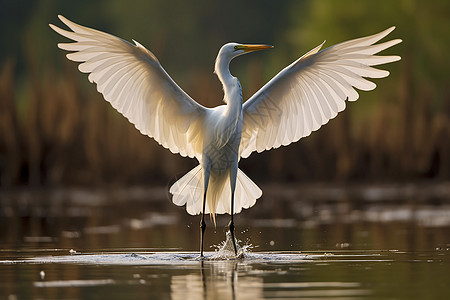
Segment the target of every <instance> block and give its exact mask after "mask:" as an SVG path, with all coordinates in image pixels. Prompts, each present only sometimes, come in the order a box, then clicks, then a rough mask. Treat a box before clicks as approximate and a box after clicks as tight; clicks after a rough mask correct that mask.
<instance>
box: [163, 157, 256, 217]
mask: <svg viewBox="0 0 450 300" xmlns="http://www.w3.org/2000/svg"><path fill="white" fill-rule="evenodd" d="M169 192H170V193H171V194H172V195H173V198H172V201H173V203H174V204H176V205H178V206H183V205H186V211H187V212H188V213H189V214H191V215H197V214H200V213H201V212H202V208H203V207H202V206H203V169H202V167H201V165H198V166H197V167H195V168H194V169H192V170H191V171H189V172H188V173H187V174H186V175H184V176H183V177H182V178H180V179H179V180H178V181H177V182H175V183H174V184H173V185H172V186H171V187H170V190H169ZM261 195H262V191H261V189H260V188H259V187H258V186H257V185H256V184H255V183H254V182H253V181H252V180H251V179H250V178H248V177H247V175H245V174H244V172H242V171H241V170H239V169H238V172H237V179H236V190H235V197H234V201H235V203H234V213H235V214H238V213H240V212H241V211H242V209H243V208H250V207H252V206H253V205H254V204H255V203H256V199H258V198H259V197H261ZM205 213H210V214H211V215H212V217H213V218H214V216H215V214H225V213H227V214H230V213H231V188H230V179H229V176H226V178H224V180H221V179H220V178H213V176H211V177H210V181H209V183H208V193H207V195H206V207H205Z"/></svg>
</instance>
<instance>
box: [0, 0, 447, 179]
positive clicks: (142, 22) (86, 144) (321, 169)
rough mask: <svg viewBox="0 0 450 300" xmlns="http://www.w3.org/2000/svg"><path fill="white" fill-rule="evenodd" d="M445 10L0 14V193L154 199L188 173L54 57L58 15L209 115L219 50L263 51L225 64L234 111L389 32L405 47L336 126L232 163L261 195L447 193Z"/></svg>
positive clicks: (272, 7) (37, 4)
mask: <svg viewBox="0 0 450 300" xmlns="http://www.w3.org/2000/svg"><path fill="white" fill-rule="evenodd" d="M449 12H450V2H449V1H441V0H428V1H419V0H417V1H414V0H398V1H388V0H386V1H355V0H341V1H328V0H325V1H313V0H304V1H295V0H291V1H267V0H264V1H237V0H229V1H206V0H203V1H201V0H191V1H184V0H173V1H167V0H147V1H144V0H142V1H119V0H108V1H106V0H105V1H90V0H79V1H57V0H41V1H32V0H29V1H25V0H0V37H1V39H0V43H1V44H0V184H1V186H2V187H8V186H9V187H11V186H21V185H31V186H44V185H45V186H58V185H99V184H119V185H128V184H146V185H151V184H155V185H157V184H158V185H161V184H167V183H168V182H169V181H173V180H174V178H173V176H174V174H178V176H179V175H182V174H183V173H185V172H187V171H189V170H190V168H192V167H193V166H195V165H196V164H197V162H196V161H194V160H190V159H186V158H181V157H179V156H178V155H174V154H171V153H170V152H169V151H168V150H166V149H164V148H162V147H161V146H159V145H158V144H157V143H156V142H155V141H154V140H151V139H149V138H148V137H146V136H142V135H141V134H140V133H139V132H138V131H137V130H136V129H135V128H134V126H133V125H132V124H130V123H128V121H127V120H126V119H125V118H123V117H122V116H121V115H120V114H118V113H117V112H115V111H114V109H112V108H111V107H110V105H109V104H108V103H107V102H105V101H104V100H102V96H101V95H100V94H99V93H97V91H96V88H95V86H94V85H92V84H89V82H88V80H87V79H86V77H87V76H86V75H85V74H80V73H79V71H78V70H77V65H76V64H75V63H73V62H69V61H68V60H67V59H66V58H65V56H64V55H65V53H64V52H63V51H61V50H59V49H58V48H57V47H56V44H57V43H58V42H63V41H65V39H64V38H63V37H61V36H59V35H57V34H56V33H55V32H53V31H52V30H51V29H50V28H49V27H48V23H53V24H56V25H58V26H62V25H61V22H60V21H59V20H58V19H57V15H58V14H62V15H64V16H66V17H67V18H69V19H71V20H73V21H75V22H77V23H80V24H82V25H86V26H88V27H93V28H96V29H99V30H103V31H106V32H109V33H112V34H114V35H117V36H120V37H122V38H124V39H126V40H131V39H135V40H137V41H139V42H140V43H141V44H143V45H144V46H146V47H147V48H148V49H150V50H151V51H152V52H153V53H154V54H155V55H156V56H157V57H158V58H159V60H160V62H161V63H162V65H163V66H164V68H165V69H166V71H167V72H168V73H169V74H170V75H171V76H172V78H174V80H175V81H176V82H177V83H178V84H179V85H180V86H181V87H182V88H183V89H185V90H186V92H187V93H188V94H189V95H191V96H192V97H193V98H194V99H196V100H197V101H198V102H200V103H201V104H203V105H206V106H210V107H211V106H216V105H219V104H221V99H222V97H223V93H222V88H221V85H220V83H219V81H218V80H217V78H216V76H215V75H214V74H213V73H212V71H213V66H214V59H215V56H216V54H217V52H218V50H219V48H220V47H221V46H222V45H223V44H224V43H226V42H229V41H237V42H245V43H269V44H273V45H275V48H274V49H272V50H270V51H264V52H261V53H258V54H253V55H251V56H246V57H242V58H239V59H236V60H234V61H233V63H232V65H231V69H232V73H233V74H234V75H235V76H237V77H238V78H239V79H240V81H241V83H242V86H243V89H244V91H243V92H244V98H246V99H247V98H248V97H250V96H251V95H252V94H253V93H254V92H255V91H256V90H257V89H258V88H260V87H261V86H262V85H263V84H264V83H265V82H267V81H268V80H269V79H270V78H271V77H272V76H274V75H275V74H276V73H277V72H278V71H279V70H281V69H282V68H284V67H285V66H286V65H287V64H289V63H290V62H292V61H293V60H295V59H296V58H298V57H299V56H300V55H302V54H303V53H305V52H307V51H308V50H310V49H312V48H313V47H315V46H317V45H318V44H320V43H321V42H322V41H323V40H324V39H326V40H327V43H326V44H325V47H327V46H331V45H333V44H335V43H338V42H341V41H345V40H347V39H352V38H356V37H360V36H365V35H369V34H373V33H376V32H379V31H381V30H384V29H386V28H388V27H390V26H392V25H395V26H397V29H396V30H395V31H394V32H393V33H392V34H391V35H390V36H389V38H401V39H403V43H402V44H400V45H398V46H395V47H394V48H392V49H388V50H387V51H385V52H384V53H383V54H397V55H400V56H402V60H401V61H400V62H396V63H393V64H389V65H387V66H382V68H383V69H387V70H389V71H390V72H391V75H390V76H389V77H388V78H386V79H378V80H375V82H376V83H377V85H378V86H379V87H378V88H377V89H376V90H375V91H372V92H360V100H358V101H357V102H356V103H350V104H349V105H348V108H347V109H346V111H345V112H344V113H341V114H340V115H339V116H338V117H337V118H336V119H333V120H331V121H330V122H329V123H328V124H327V125H325V126H324V127H322V128H321V129H320V130H319V131H318V132H315V133H313V134H312V135H311V136H310V137H307V138H303V139H302V140H300V141H299V142H298V143H296V144H294V145H291V146H289V147H282V148H280V149H277V150H272V151H270V152H267V153H261V154H253V155H252V156H251V157H250V158H248V159H246V160H243V161H241V166H240V167H241V169H243V170H244V171H245V172H246V173H247V174H248V175H249V176H250V177H251V178H253V179H254V180H255V181H256V182H257V183H264V182H267V181H272V182H274V181H277V182H305V181H350V180H358V181H391V180H394V181H407V180H408V181H409V180H425V179H426V180H429V179H432V180H448V179H450V141H449V138H450V89H449V88H448V84H450V82H449V79H450V77H449V75H448V70H449V69H450V60H449V59H448V57H447V53H446V52H447V51H446V50H447V49H448V48H449V46H450V19H449V18H448V14H449Z"/></svg>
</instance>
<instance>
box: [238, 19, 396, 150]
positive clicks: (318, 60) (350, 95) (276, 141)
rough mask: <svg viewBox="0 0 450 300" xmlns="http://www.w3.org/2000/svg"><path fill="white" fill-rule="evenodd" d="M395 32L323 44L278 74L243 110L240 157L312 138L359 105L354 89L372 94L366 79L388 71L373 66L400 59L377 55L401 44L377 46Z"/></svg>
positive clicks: (372, 86) (384, 75)
mask: <svg viewBox="0 0 450 300" xmlns="http://www.w3.org/2000/svg"><path fill="white" fill-rule="evenodd" d="M394 28H395V27H391V28H389V29H387V30H385V31H383V32H380V33H378V34H375V35H372V36H368V37H363V38H359V39H354V40H350V41H347V42H343V43H340V44H337V45H334V46H332V47H329V48H327V49H325V50H322V51H320V52H319V50H320V48H321V47H322V45H323V43H322V44H321V45H319V46H318V47H316V48H314V49H313V50H311V51H310V52H308V53H306V54H305V55H303V56H302V57H300V58H299V59H298V60H296V61H294V62H293V63H292V64H291V65H289V66H287V67H286V68H285V69H283V70H282V71H281V72H280V73H278V74H277V75H276V76H275V77H274V78H273V79H272V80H270V81H269V82H268V83H267V84H266V85H265V86H263V87H262V88H261V89H260V90H259V91H258V92H256V93H255V94H254V95H253V96H252V97H251V98H250V99H249V100H248V101H246V102H245V103H244V106H243V115H244V119H243V128H242V140H241V144H240V155H241V157H244V158H245V157H248V156H249V155H250V154H251V153H252V152H253V151H258V152H262V151H264V150H269V149H271V148H278V147H280V146H281V145H283V146H285V145H288V144H290V143H292V142H296V141H298V140H299V139H300V138H302V137H304V136H308V135H310V134H311V132H312V131H315V130H317V129H319V128H320V127H321V126H322V125H324V124H326V123H327V122H328V121H329V120H330V119H332V118H334V117H336V115H337V113H338V112H340V111H343V110H344V109H345V100H346V99H348V100H349V101H355V100H357V99H358V97H359V95H358V92H357V91H356V90H355V88H357V89H360V90H364V91H369V90H373V89H374V88H375V87H376V85H375V83H373V82H371V81H369V80H367V79H365V78H363V77H368V78H382V77H386V76H388V75H389V72H388V71H384V70H379V69H376V68H373V67H372V66H375V65H380V64H385V63H389V62H394V61H397V60H400V57H399V56H376V55H374V54H376V53H378V52H380V51H382V50H384V49H387V48H389V47H391V46H394V45H396V44H398V43H400V42H401V40H399V39H396V40H391V41H388V42H385V43H381V44H377V45H374V43H376V42H378V41H379V40H381V39H382V38H383V37H385V36H387V35H388V34H389V33H390V32H391V31H392V30H394Z"/></svg>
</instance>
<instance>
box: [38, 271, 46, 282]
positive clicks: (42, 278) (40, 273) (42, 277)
mask: <svg viewBox="0 0 450 300" xmlns="http://www.w3.org/2000/svg"><path fill="white" fill-rule="evenodd" d="M39 276H40V277H41V280H44V278H45V272H44V270H41V271H40V272H39Z"/></svg>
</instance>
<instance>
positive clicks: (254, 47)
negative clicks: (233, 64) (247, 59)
mask: <svg viewBox="0 0 450 300" xmlns="http://www.w3.org/2000/svg"><path fill="white" fill-rule="evenodd" d="M269 48H273V46H272V45H239V46H236V49H237V50H244V53H247V52H252V51H258V50H264V49H269Z"/></svg>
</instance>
